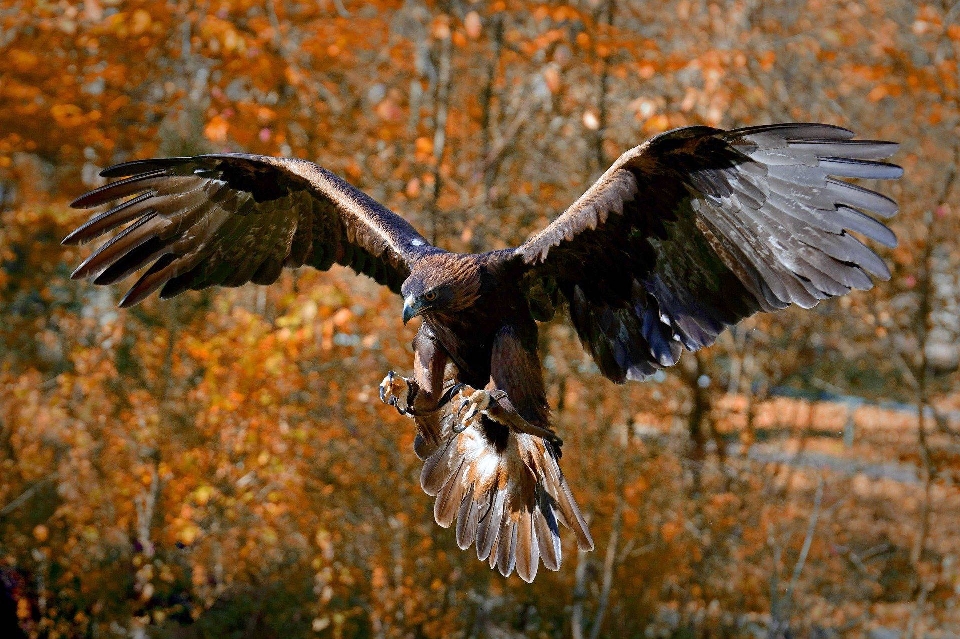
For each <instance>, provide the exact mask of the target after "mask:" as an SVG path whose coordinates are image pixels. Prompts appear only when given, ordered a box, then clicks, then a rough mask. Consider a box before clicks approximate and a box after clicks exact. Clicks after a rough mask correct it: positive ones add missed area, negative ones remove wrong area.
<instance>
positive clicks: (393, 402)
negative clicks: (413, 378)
mask: <svg viewBox="0 0 960 639" xmlns="http://www.w3.org/2000/svg"><path fill="white" fill-rule="evenodd" d="M410 391H411V387H410V382H409V380H407V378H406V377H402V376H400V375H397V374H396V373H395V372H393V371H390V372H388V373H387V376H386V377H384V378H383V381H382V382H380V401H381V402H383V403H384V404H389V405H390V406H393V407H394V408H396V409H397V412H398V413H400V414H401V415H410V414H412V413H411V412H410Z"/></svg>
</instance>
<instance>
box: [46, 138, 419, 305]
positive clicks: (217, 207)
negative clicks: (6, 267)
mask: <svg viewBox="0 0 960 639" xmlns="http://www.w3.org/2000/svg"><path fill="white" fill-rule="evenodd" d="M101 175H102V176H104V177H111V178H113V177H117V178H123V179H121V180H118V181H115V182H112V183H110V184H107V185H106V186H102V187H100V188H98V189H96V190H94V191H90V192H89V193H86V194H85V195H82V196H80V197H79V198H77V200H76V201H74V202H73V203H72V204H71V206H73V207H74V208H92V207H96V206H100V205H101V204H105V203H107V202H113V201H115V200H120V199H121V198H127V199H125V200H123V201H122V202H120V203H119V204H118V205H116V206H114V207H113V208H111V209H110V210H108V211H106V212H104V213H100V214H98V215H94V216H93V217H92V218H91V219H90V220H89V221H88V222H87V223H85V224H83V225H82V226H80V227H79V228H78V229H77V230H75V231H74V232H73V233H71V234H70V235H68V236H67V237H66V238H65V239H64V240H63V243H64V244H76V243H82V242H86V241H88V240H91V239H94V238H96V237H99V236H101V235H103V234H104V233H107V232H108V231H111V230H113V229H115V228H117V227H119V226H122V225H125V224H126V225H127V226H126V228H124V229H123V230H122V231H120V232H119V233H117V234H116V235H114V236H113V237H112V238H111V239H109V240H108V241H107V242H106V243H104V244H103V245H102V246H101V247H100V248H99V249H97V251H96V252H94V254H93V255H91V256H90V257H89V258H87V259H86V260H85V261H84V262H83V263H82V264H81V265H80V266H79V267H78V268H77V270H76V271H74V273H73V278H74V279H77V278H82V277H93V278H94V280H93V281H94V282H95V283H97V284H112V283H114V282H116V281H118V280H121V279H123V278H125V277H127V276H128V275H130V274H131V273H133V272H134V271H137V270H140V269H141V268H143V267H144V266H146V265H148V264H151V263H152V265H151V266H150V268H149V269H147V271H146V272H145V273H143V275H141V277H140V279H139V280H137V282H136V283H135V284H134V285H133V287H132V288H131V289H130V291H129V292H128V293H127V294H126V296H124V298H123V300H122V301H121V302H120V306H131V305H133V304H137V303H138V302H140V301H142V300H143V299H144V298H146V297H147V296H148V295H150V294H151V293H152V292H153V291H155V290H157V289H160V297H162V298H167V297H173V296H174V295H178V294H179V293H182V292H183V291H185V290H188V289H193V290H197V289H202V288H206V287H208V286H216V285H221V286H239V285H241V284H245V283H246V282H255V283H257V284H270V283H272V282H274V281H275V280H276V279H277V278H278V277H279V276H280V272H281V270H282V269H283V267H285V266H286V267H290V268H296V267H298V266H302V265H304V264H306V265H310V266H313V267H315V268H318V269H320V270H326V269H328V268H330V266H332V265H333V264H334V263H336V264H341V265H343V266H349V267H351V268H352V269H353V270H355V271H357V272H358V273H363V274H365V275H369V276H370V277H372V278H373V279H375V280H376V281H377V282H379V283H381V284H384V285H386V286H388V287H390V289H391V290H393V291H395V292H397V293H399V292H400V285H401V283H403V280H404V279H406V277H407V275H409V273H410V266H409V265H410V263H411V262H412V261H413V260H414V259H416V258H417V257H419V256H420V255H422V254H425V253H427V252H430V251H431V250H434V249H433V248H432V247H431V246H430V244H429V243H428V242H427V241H426V239H424V238H423V236H421V235H420V234H419V233H417V231H416V230H415V229H414V228H413V227H412V226H411V225H410V224H409V223H407V222H406V220H404V219H403V218H401V217H399V216H398V215H396V214H394V213H393V212H391V211H390V210H388V209H387V208H385V207H384V206H382V205H381V204H379V203H378V202H377V201H375V200H374V199H373V198H371V197H369V196H368V195H367V194H366V193H364V192H362V191H360V190H359V189H356V188H354V187H353V186H351V185H350V184H348V183H347V182H345V181H344V180H342V179H341V178H339V177H337V176H336V175H334V174H332V173H330V172H329V171H327V170H325V169H323V168H321V167H319V166H317V165H315V164H313V163H311V162H306V161H304V160H296V159H285V158H272V157H264V156H259V155H246V154H240V153H231V154H218V155H202V156H198V157H192V158H163V159H153V160H140V161H136V162H128V163H125V164H119V165H117V166H114V167H111V168H109V169H106V170H105V171H103V172H102V173H101Z"/></svg>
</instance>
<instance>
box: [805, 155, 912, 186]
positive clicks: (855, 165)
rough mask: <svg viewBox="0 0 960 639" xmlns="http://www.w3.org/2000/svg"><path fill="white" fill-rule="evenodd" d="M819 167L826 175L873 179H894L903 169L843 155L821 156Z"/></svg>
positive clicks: (900, 175) (898, 176)
mask: <svg viewBox="0 0 960 639" xmlns="http://www.w3.org/2000/svg"><path fill="white" fill-rule="evenodd" d="M820 168H821V169H823V170H824V171H825V172H826V173H827V175H835V176H837V177H848V178H863V179H873V180H896V179H898V178H900V177H902V176H903V169H902V168H900V167H899V166H897V165H896V164H888V163H887V162H872V161H866V160H854V159H851V158H843V157H821V158H820Z"/></svg>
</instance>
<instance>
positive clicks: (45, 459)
mask: <svg viewBox="0 0 960 639" xmlns="http://www.w3.org/2000/svg"><path fill="white" fill-rule="evenodd" d="M958 61H960V12H958V10H957V7H956V6H955V4H954V3H953V2H944V3H940V2H939V1H936V2H930V3H916V2H912V1H907V0H897V1H893V2H879V1H874V0H870V1H866V2H825V1H822V0H803V1H801V2H794V1H787V0H775V1H772V2H753V1H748V0H737V1H735V2H729V3H724V2H713V3H709V2H700V1H692V0H665V1H664V2H659V3H640V2H626V1H624V0H580V1H574V2H569V3H559V2H556V3H539V2H490V1H487V0H480V1H470V2H424V1H422V0H411V1H406V2H399V1H388V0H376V1H373V2H356V1H354V0H319V1H317V2H299V3H295V2H282V1H281V0H257V1H252V0H222V1H218V2H209V3H193V2H181V1H168V2H160V1H158V0H130V1H120V0H87V1H84V2H66V1H63V2H39V1H36V0H22V1H19V0H7V2H5V3H4V4H3V6H0V216H2V221H0V318H2V320H0V636H4V637H6V636H14V635H13V632H14V628H13V626H6V627H4V626H3V625H2V624H4V623H7V624H9V623H11V619H12V618H16V619H17V620H18V622H17V623H18V625H19V627H20V629H21V630H20V632H22V633H24V634H25V635H26V636H29V637H50V638H54V637H106V636H130V637H146V636H150V637H171V638H173V637H227V636H231V637H300V636H317V637H328V636H330V637H368V636H369V637H437V638H439V637H487V636H489V637H513V636H529V637H561V636H572V637H575V638H581V637H591V638H592V639H595V638H597V637H641V636H642V637H691V636H698V637H699V636H711V637H754V636H769V637H787V636H811V637H814V636H815V637H834V636H843V637H860V636H865V635H868V633H874V635H873V636H875V637H888V636H889V637H892V636H902V637H910V638H911V639H912V638H913V637H921V636H930V637H946V636H953V635H956V634H957V633H958V632H960V535H958V534H957V531H958V530H960V489H958V483H960V385H958V382H960V378H958V375H957V368H958V350H957V341H958V333H960V243H958V238H960V217H958V212H957V209H958V206H957V204H955V199H956V196H957V193H958V192H960V188H958V185H957V184H956V182H957V175H956V171H957V162H958V158H960V142H958V140H960V135H958V134H960V131H958V123H960V87H958V77H960V76H958ZM808 120H809V121H824V122H830V123H833V124H839V125H843V126H848V127H850V128H852V129H854V130H856V131H857V133H858V134H859V135H861V136H862V137H865V138H879V139H892V140H897V141H900V142H901V143H902V149H901V152H900V153H899V154H898V155H897V156H896V157H895V160H896V161H897V162H899V163H900V164H902V165H903V166H904V168H905V170H906V177H905V178H904V179H903V180H901V181H900V182H899V183H897V184H895V185H893V186H889V185H880V186H879V188H881V189H884V190H886V192H887V193H890V194H891V195H892V196H893V197H895V198H896V199H897V200H898V201H899V202H900V203H901V212H900V214H899V216H898V217H897V218H895V219H894V220H892V223H891V226H892V228H893V229H894V230H895V232H896V233H897V235H898V237H899V238H900V244H899V246H898V247H897V248H896V249H892V250H884V251H883V252H882V254H883V257H884V259H885V260H887V261H888V263H889V264H890V265H891V270H892V271H893V277H892V279H891V281H890V282H886V283H882V284H880V285H878V286H877V287H875V288H874V290H872V291H870V292H867V293H854V294H852V295H850V296H847V297H845V298H842V299H840V300H835V301H834V302H831V303H824V304H821V305H820V306H818V307H816V308H815V309H813V310H811V311H796V310H790V311H786V312H783V313H779V314H777V315H774V316H759V317H756V318H753V319H751V320H749V321H748V322H747V323H746V324H745V325H744V326H742V327H740V328H738V329H737V330H735V331H733V332H731V333H729V334H727V335H725V336H724V337H723V338H722V339H721V340H720V341H719V342H718V344H717V345H716V346H714V347H713V348H711V349H709V350H707V351H704V352H702V353H700V354H698V355H697V356H692V355H689V354H688V355H686V356H685V357H684V358H682V361H681V363H680V364H679V365H678V366H677V367H676V369H675V370H673V371H671V372H670V373H669V374H667V375H664V376H662V378H658V379H657V380H655V381H653V382H650V383H646V384H642V385H641V384H629V385H625V386H620V387H618V386H615V385H613V384H610V383H607V382H606V381H604V380H603V379H602V377H601V376H600V375H599V374H598V373H597V371H596V369H595V368H594V367H593V364H592V363H591V362H590V359H589V356H588V355H586V354H585V353H584V351H583V350H582V349H581V347H580V345H579V344H578V343H577V340H576V337H575V336H574V334H573V330H572V328H571V327H570V326H569V325H568V324H567V323H565V322H564V321H554V322H552V323H550V324H548V325H545V326H544V327H543V330H542V332H541V335H542V340H543V344H542V350H543V352H544V353H545V354H546V355H547V357H546V358H545V365H546V375H547V384H548V389H549V396H550V402H551V406H552V408H553V411H554V416H555V422H556V426H557V429H558V430H559V432H560V434H561V435H562V436H563V438H564V440H565V442H566V444H565V447H564V450H565V452H567V453H568V454H566V455H564V459H563V463H564V470H565V472H566V473H567V475H568V476H569V478H570V484H571V486H573V488H574V490H575V492H576V494H577V499H578V501H579V503H580V504H581V505H582V507H583V508H584V510H585V512H588V513H589V517H590V520H591V530H592V532H593V534H594V538H595V540H596V541H597V549H596V550H595V551H594V552H593V553H589V554H585V553H581V554H577V550H576V546H575V544H574V543H573V540H572V539H569V538H568V539H565V545H564V552H565V554H566V557H567V559H566V561H565V562H564V565H563V567H562V569H561V570H560V571H559V572H556V573H552V572H547V571H541V573H540V575H539V576H538V577H537V580H536V582H535V583H534V584H532V585H527V584H524V583H523V582H521V581H520V580H519V578H517V577H511V578H509V579H504V578H502V577H500V576H499V575H498V574H496V573H494V572H492V571H490V570H489V569H488V568H487V567H486V566H485V565H484V564H481V563H480V562H478V561H477V560H476V557H474V556H472V554H471V553H467V552H461V551H460V550H459V549H458V548H457V546H456V543H455V540H454V534H453V532H452V531H450V530H443V529H440V528H438V527H437V526H436V525H435V524H434V522H433V515H432V501H431V499H430V498H428V497H427V496H426V495H424V494H423V493H422V491H421V490H420V487H419V482H418V476H419V470H420V464H419V462H418V461H417V459H416V458H415V456H414V454H413V451H412V442H413V429H412V425H411V424H410V423H409V422H408V421H407V420H405V419H404V418H402V417H400V416H398V415H397V414H396V412H395V411H393V410H391V409H389V408H388V407H385V406H383V405H382V404H380V402H379V401H378V399H377V391H376V389H377V386H376V385H377V383H378V381H379V380H380V379H381V378H382V376H383V375H384V374H385V373H386V371H388V370H390V369H391V368H393V369H396V370H398V371H401V372H406V371H407V370H408V366H409V362H410V361H411V349H410V347H409V342H410V340H411V339H412V337H413V330H411V329H410V328H404V327H403V326H402V324H401V320H400V302H399V300H398V299H397V298H396V297H395V296H393V295H392V294H391V293H389V292H388V291H386V290H385V289H382V288H381V287H378V286H377V285H376V284H374V283H373V282H372V281H370V280H368V279H364V278H360V277H357V276H355V275H353V274H352V273H350V272H348V271H346V270H342V269H334V270H333V271H331V272H329V273H316V272H312V271H307V270H300V271H297V272H292V273H286V274H285V275H284V276H283V277H282V279H281V281H280V282H278V283H277V284H276V285H274V286H272V287H269V288H261V287H255V286H246V287H243V288H240V289H236V290H210V291H204V292H201V293H189V294H185V295H183V296H181V297H179V298H176V299H175V300H173V301H168V302H162V303H161V302H158V301H156V300H148V301H147V302H145V303H144V304H142V305H141V306H138V307H136V308H134V309H131V310H124V311H118V310H117V309H116V308H115V304H116V301H117V299H118V296H119V295H120V294H121V292H122V291H121V290H120V289H119V288H106V289H104V288H99V287H94V286H92V285H90V284H89V283H85V282H80V283H77V282H72V281H71V280H70V279H69V274H70V269H71V266H72V265H75V264H77V263H78V262H79V261H80V260H81V259H82V257H84V256H86V255H87V254H88V251H89V247H81V248H79V249H77V248H64V247H61V246H60V244H59V240H60V239H61V238H62V237H63V236H64V235H65V234H66V233H67V232H68V231H69V230H70V229H71V228H72V227H73V226H75V225H76V224H77V223H78V222H79V221H81V219H80V217H79V216H78V214H77V213H76V212H75V211H72V210H70V209H68V208H67V206H66V204H67V203H68V202H69V200H70V199H72V198H73V197H75V196H76V195H78V194H79V193H81V192H82V191H83V190H85V189H86V188H89V187H92V186H95V185H97V184H98V183H99V182H98V180H99V179H100V178H98V176H97V173H98V171H99V170H100V169H101V168H103V167H105V166H108V165H110V164H113V163H116V162H119V161H123V160H127V159H133V158H140V157H147V156H153V155H157V154H194V153H201V152H205V151H214V150H244V151H250V152H255V153H264V154H271V155H276V154H282V155H288V156H296V157H302V158H307V159H311V160H314V161H316V162H318V163H319V164H321V165H323V166H325V167H327V168H329V169H330V170H332V171H335V172H336V173H338V174H341V175H343V176H344V177H345V178H346V179H348V180H349V181H351V182H352V183H354V184H355V185H357V186H359V187H361V188H363V189H365V190H367V191H368V192H369V193H370V194H371V195H372V196H374V197H376V198H377V199H379V200H380V201H382V202H383V203H384V204H386V205H387V206H389V207H390V208H392V209H393V210H396V211H398V212H400V213H402V214H403V215H404V216H405V217H407V219H409V220H410V221H411V222H412V223H414V224H415V225H416V226H417V227H418V228H419V229H421V230H422V231H423V232H424V234H425V235H426V236H427V237H429V238H431V239H435V240H436V241H437V243H438V244H439V245H440V246H442V247H444V248H447V249H451V250H458V251H476V250H485V249H490V248H501V247H504V246H511V245H516V244H518V243H519V242H521V241H522V240H523V239H525V238H526V237H527V236H528V235H529V234H530V233H531V232H532V231H534V230H536V229H538V228H540V227H542V226H543V225H544V224H545V223H546V222H547V221H548V220H549V219H551V218H552V217H553V216H555V215H556V214H558V213H559V212H560V211H562V210H563V209H564V207H565V206H566V205H568V204H569V203H570V202H572V201H573V200H574V199H575V198H576V197H577V196H578V195H579V194H580V193H581V192H582V190H583V189H584V188H585V187H586V185H588V184H589V183H590V182H591V181H592V179H594V178H595V177H596V176H597V175H598V174H599V172H600V171H602V170H603V169H604V168H606V166H607V165H609V163H610V162H612V160H613V159H615V158H616V157H617V155H619V153H621V152H622V151H624V150H626V149H628V148H630V147H632V146H634V145H636V144H639V143H640V142H641V141H643V140H644V139H646V138H647V137H649V136H651V135H653V134H656V133H658V132H661V131H664V130H667V129H670V128H674V127H678V126H684V125H689V124H707V125H712V126H721V127H734V126H740V125H747V124H760V123H767V122H776V121H808ZM4 615H5V616H4ZM894 632H895V633H898V634H890V633H894ZM6 633H9V634H6ZM878 633H881V634H878ZM882 633H888V634H882ZM951 633H952V635H951Z"/></svg>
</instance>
